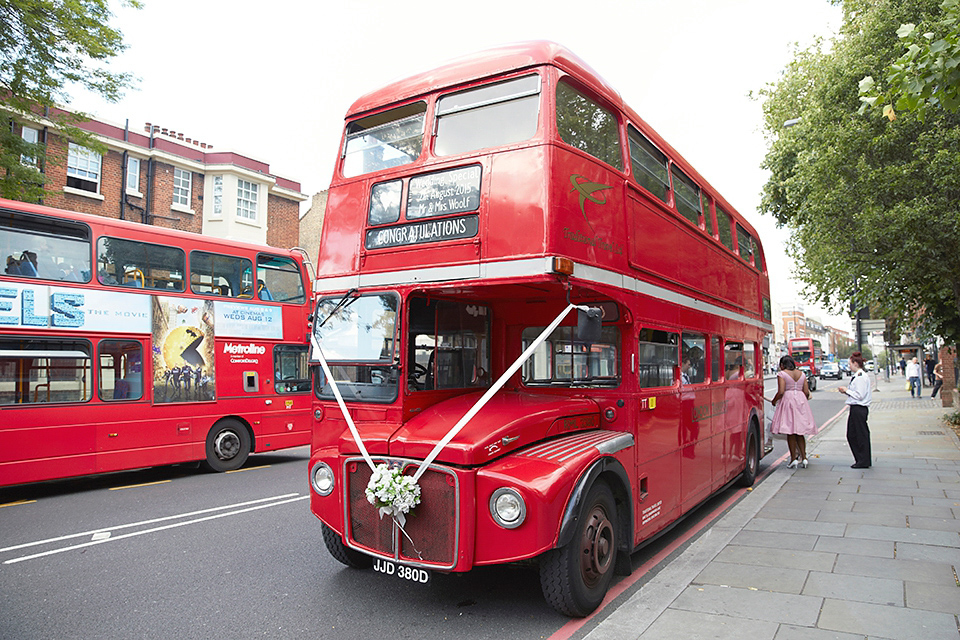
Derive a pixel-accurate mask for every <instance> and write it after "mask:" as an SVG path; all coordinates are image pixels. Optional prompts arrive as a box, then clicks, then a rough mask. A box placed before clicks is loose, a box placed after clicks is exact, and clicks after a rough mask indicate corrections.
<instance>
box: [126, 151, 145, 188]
mask: <svg viewBox="0 0 960 640" xmlns="http://www.w3.org/2000/svg"><path fill="white" fill-rule="evenodd" d="M127 193H129V194H130V195H132V196H137V197H142V196H143V194H141V193H140V158H136V157H134V156H127Z"/></svg>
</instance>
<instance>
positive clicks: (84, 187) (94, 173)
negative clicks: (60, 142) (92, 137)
mask: <svg viewBox="0 0 960 640" xmlns="http://www.w3.org/2000/svg"><path fill="white" fill-rule="evenodd" d="M67 186H68V187H71V188H73V189H80V190H81V191H90V192H92V193H100V154H99V153H97V152H96V151H93V150H91V149H87V148H86V147H81V146H80V145H78V144H74V143H73V142H71V143H70V147H69V149H68V150H67Z"/></svg>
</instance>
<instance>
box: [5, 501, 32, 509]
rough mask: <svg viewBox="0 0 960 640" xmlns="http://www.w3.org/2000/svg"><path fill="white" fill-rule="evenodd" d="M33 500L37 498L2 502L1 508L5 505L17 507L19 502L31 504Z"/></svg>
mask: <svg viewBox="0 0 960 640" xmlns="http://www.w3.org/2000/svg"><path fill="white" fill-rule="evenodd" d="M33 502H36V500H17V501H16V502H8V503H6V504H0V509H3V508H4V507H15V506H17V505H18V504H30V503H33Z"/></svg>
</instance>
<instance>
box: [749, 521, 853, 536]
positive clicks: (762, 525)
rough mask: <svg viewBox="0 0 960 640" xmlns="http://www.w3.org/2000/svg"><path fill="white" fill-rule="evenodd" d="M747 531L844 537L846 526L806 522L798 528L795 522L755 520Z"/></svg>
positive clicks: (750, 523)
mask: <svg viewBox="0 0 960 640" xmlns="http://www.w3.org/2000/svg"><path fill="white" fill-rule="evenodd" d="M744 529H745V530H747V531H767V532H772V533H802V534H805V535H817V536H842V535H844V532H845V530H846V525H844V524H842V523H833V522H805V523H803V526H802V528H798V526H797V522H796V521H795V520H778V519H774V518H759V517H758V518H754V519H753V520H751V521H750V522H748V523H747V526H745V527H744Z"/></svg>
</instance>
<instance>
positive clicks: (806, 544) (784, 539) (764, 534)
mask: <svg viewBox="0 0 960 640" xmlns="http://www.w3.org/2000/svg"><path fill="white" fill-rule="evenodd" d="M731 544H738V545H744V546H748V547H780V548H781V549H799V550H805V551H813V547H814V545H815V544H817V536H816V535H813V534H802V533H777V532H771V531H741V532H740V533H738V534H737V535H735V536H734V537H733V540H731Z"/></svg>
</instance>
